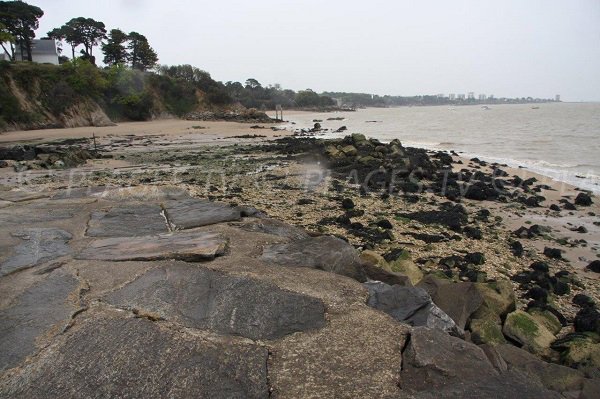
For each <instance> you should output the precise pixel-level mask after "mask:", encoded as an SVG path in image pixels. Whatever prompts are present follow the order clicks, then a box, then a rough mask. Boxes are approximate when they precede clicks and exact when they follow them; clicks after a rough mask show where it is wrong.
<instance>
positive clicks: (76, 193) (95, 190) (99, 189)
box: [50, 186, 109, 200]
mask: <svg viewBox="0 0 600 399" xmlns="http://www.w3.org/2000/svg"><path fill="white" fill-rule="evenodd" d="M108 190H109V188H108V187H105V186H96V187H76V188H68V189H66V190H60V191H58V192H56V193H55V194H54V195H52V197H50V199H52V200H63V199H81V198H89V197H92V198H94V199H98V198H99V197H102V194H103V193H105V192H107V191H108Z"/></svg>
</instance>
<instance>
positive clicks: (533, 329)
mask: <svg viewBox="0 0 600 399" xmlns="http://www.w3.org/2000/svg"><path fill="white" fill-rule="evenodd" d="M502 331H503V333H504V335H506V336H507V337H509V338H511V339H513V340H515V341H517V342H518V343H519V344H520V345H522V346H523V348H524V349H527V350H528V351H530V352H532V353H535V354H539V355H545V354H548V353H549V351H550V344H552V342H553V341H554V339H555V336H554V334H552V332H551V331H550V330H548V328H547V327H546V326H545V325H544V324H543V323H541V322H540V321H539V320H538V319H536V318H535V317H533V316H532V315H530V314H529V313H526V312H524V311H522V310H516V311H514V312H512V313H510V314H509V315H508V316H506V320H505V322H504V326H503V328H502Z"/></svg>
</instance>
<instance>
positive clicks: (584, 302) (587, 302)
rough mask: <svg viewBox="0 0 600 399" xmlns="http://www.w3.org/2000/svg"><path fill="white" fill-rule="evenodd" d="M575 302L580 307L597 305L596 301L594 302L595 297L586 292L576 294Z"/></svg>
mask: <svg viewBox="0 0 600 399" xmlns="http://www.w3.org/2000/svg"><path fill="white" fill-rule="evenodd" d="M573 303H574V304H575V305H577V306H579V307H580V308H586V307H594V306H596V303H595V302H594V299H593V298H592V297H590V296H588V295H585V294H576V295H575V296H574V297H573Z"/></svg>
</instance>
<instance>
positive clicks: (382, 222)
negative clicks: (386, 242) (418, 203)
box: [377, 219, 394, 229]
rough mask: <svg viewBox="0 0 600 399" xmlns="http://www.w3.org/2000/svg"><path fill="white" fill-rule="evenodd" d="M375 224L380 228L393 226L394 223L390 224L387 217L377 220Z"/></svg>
mask: <svg viewBox="0 0 600 399" xmlns="http://www.w3.org/2000/svg"><path fill="white" fill-rule="evenodd" d="M377 226H379V227H381V228H382V229H392V228H394V225H392V223H391V222H390V221H389V220H387V219H382V220H380V221H378V222H377Z"/></svg>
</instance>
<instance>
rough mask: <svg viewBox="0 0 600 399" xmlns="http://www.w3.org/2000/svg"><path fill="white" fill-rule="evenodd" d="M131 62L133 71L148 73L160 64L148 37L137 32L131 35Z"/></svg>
mask: <svg viewBox="0 0 600 399" xmlns="http://www.w3.org/2000/svg"><path fill="white" fill-rule="evenodd" d="M128 48H129V60H130V61H131V67H132V68H133V69H139V70H140V71H146V70H148V69H152V68H154V66H156V63H157V62H158V55H157V54H156V52H155V51H154V49H153V48H152V47H150V44H149V43H148V39H146V36H144V35H142V34H139V33H137V32H131V33H130V34H129V47H128Z"/></svg>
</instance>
